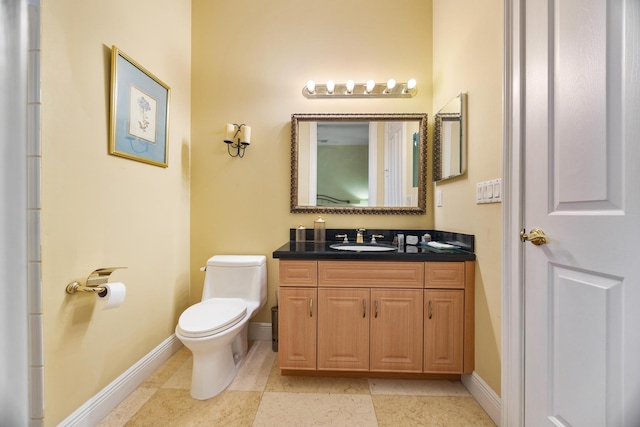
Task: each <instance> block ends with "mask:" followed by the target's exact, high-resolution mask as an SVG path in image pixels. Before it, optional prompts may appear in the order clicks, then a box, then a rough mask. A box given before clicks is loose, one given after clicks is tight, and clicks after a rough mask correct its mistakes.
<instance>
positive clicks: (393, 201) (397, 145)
mask: <svg viewBox="0 0 640 427" xmlns="http://www.w3.org/2000/svg"><path fill="white" fill-rule="evenodd" d="M403 140H404V135H403V132H402V123H398V122H389V123H385V139H384V205H385V206H402V203H403V201H402V141H403Z"/></svg>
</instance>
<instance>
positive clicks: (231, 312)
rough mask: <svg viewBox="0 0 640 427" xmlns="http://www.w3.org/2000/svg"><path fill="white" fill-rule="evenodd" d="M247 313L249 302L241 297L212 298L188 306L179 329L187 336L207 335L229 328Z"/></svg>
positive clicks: (181, 316)
mask: <svg viewBox="0 0 640 427" xmlns="http://www.w3.org/2000/svg"><path fill="white" fill-rule="evenodd" d="M246 314H247V304H246V303H245V302H244V300H242V299H240V298H211V299H208V300H205V301H202V302H199V303H197V304H195V305H192V306H191V307H189V308H187V309H186V310H185V311H184V313H182V314H181V315H180V319H179V320H178V331H179V332H180V334H182V335H184V336H186V337H192V338H198V337H206V336H209V335H213V334H217V333H218V332H222V331H224V330H226V329H229V328H230V327H232V326H233V325H235V324H236V323H238V322H240V321H241V320H242V319H243V318H244V316H245V315H246Z"/></svg>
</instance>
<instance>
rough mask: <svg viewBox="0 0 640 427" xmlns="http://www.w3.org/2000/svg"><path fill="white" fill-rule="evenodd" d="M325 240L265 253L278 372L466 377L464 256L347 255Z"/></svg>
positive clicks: (468, 315)
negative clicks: (274, 274) (275, 269)
mask: <svg viewBox="0 0 640 427" xmlns="http://www.w3.org/2000/svg"><path fill="white" fill-rule="evenodd" d="M457 237H458V236H456V238H457ZM467 237H470V238H471V244H470V246H471V248H472V247H473V236H467ZM456 241H458V240H456ZM332 243H335V242H328V243H316V244H314V243H312V242H311V243H298V244H296V243H295V242H294V241H291V242H289V243H287V244H285V245H283V246H282V247H281V248H280V249H278V250H276V251H275V252H274V253H273V256H274V258H277V259H279V274H280V276H279V287H278V295H279V315H278V319H279V321H278V361H279V365H280V369H281V370H282V371H283V372H284V373H291V374H294V373H298V374H299V373H304V372H306V373H308V374H311V372H313V371H315V372H319V373H323V374H329V373H330V372H340V373H353V374H360V375H362V376H380V375H381V374H382V376H384V375H391V376H393V374H397V375H401V376H402V377H403V378H407V377H408V378H411V377H415V378H422V377H425V376H426V375H427V374H457V375H459V374H470V373H471V372H472V371H473V362H474V348H473V345H474V281H475V280H474V272H475V265H474V264H475V255H474V254H473V252H472V251H469V250H464V249H461V248H456V249H434V248H430V247H426V246H420V245H418V246H417V247H415V248H413V247H405V248H401V251H397V250H396V251H393V252H348V251H338V250H335V249H331V248H330V246H331V244H332ZM407 249H408V250H409V251H407ZM466 249H469V247H466ZM431 377H433V375H431Z"/></svg>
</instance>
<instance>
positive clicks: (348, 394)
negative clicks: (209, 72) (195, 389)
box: [99, 341, 495, 427]
mask: <svg viewBox="0 0 640 427" xmlns="http://www.w3.org/2000/svg"><path fill="white" fill-rule="evenodd" d="M276 359H277V354H276V353H274V352H273V351H272V350H271V342H270V341H255V342H254V343H253V344H252V345H251V347H250V349H249V352H248V353H247V357H246V358H245V360H244V361H243V362H242V366H241V368H240V370H239V371H238V375H237V376H236V378H235V379H234V381H233V382H232V383H231V384H230V385H229V387H228V388H227V389H226V390H225V391H223V392H222V393H220V394H219V395H218V396H216V397H214V398H212V399H209V400H205V401H200V400H195V399H192V398H191V396H190V395H189V386H190V383H191V353H190V352H189V350H188V349H186V348H185V347H182V348H181V349H180V350H178V351H177V352H176V353H175V354H174V355H173V356H172V357H171V358H170V359H169V360H168V361H167V362H166V363H165V364H164V365H162V366H161V367H160V368H158V369H157V370H156V371H155V372H154V373H153V374H152V375H151V377H149V378H148V379H147V380H146V381H145V382H144V383H143V384H141V385H140V387H138V388H137V389H136V390H134V391H133V392H132V393H131V394H130V395H129V396H128V397H127V398H126V399H125V400H124V401H123V402H122V403H120V405H118V407H116V408H115V409H114V410H113V412H111V413H110V414H109V415H108V416H107V417H106V418H105V419H104V420H102V422H101V423H100V424H99V426H100V427H119V426H154V427H155V426H180V427H181V426H225V427H227V426H256V427H257V426H296V427H299V426H381V427H383V426H394V427H396V426H403V427H404V426H460V427H462V426H473V427H476V426H495V424H494V423H493V422H492V421H491V419H490V418H489V416H488V415H487V414H486V413H485V412H484V411H483V409H482V408H481V407H480V405H478V403H477V402H476V401H475V400H474V398H473V397H471V395H470V394H469V392H468V391H467V390H466V388H465V387H464V386H463V385H462V384H461V383H460V382H459V381H422V380H388V379H362V378H320V377H291V376H282V375H280V370H279V368H278V364H277V360H276Z"/></svg>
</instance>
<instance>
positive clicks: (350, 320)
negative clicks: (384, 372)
mask: <svg viewBox="0 0 640 427" xmlns="http://www.w3.org/2000/svg"><path fill="white" fill-rule="evenodd" d="M369 294H370V292H369V289H332V288H320V289H318V370H332V371H367V370H369V305H370V304H369Z"/></svg>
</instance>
